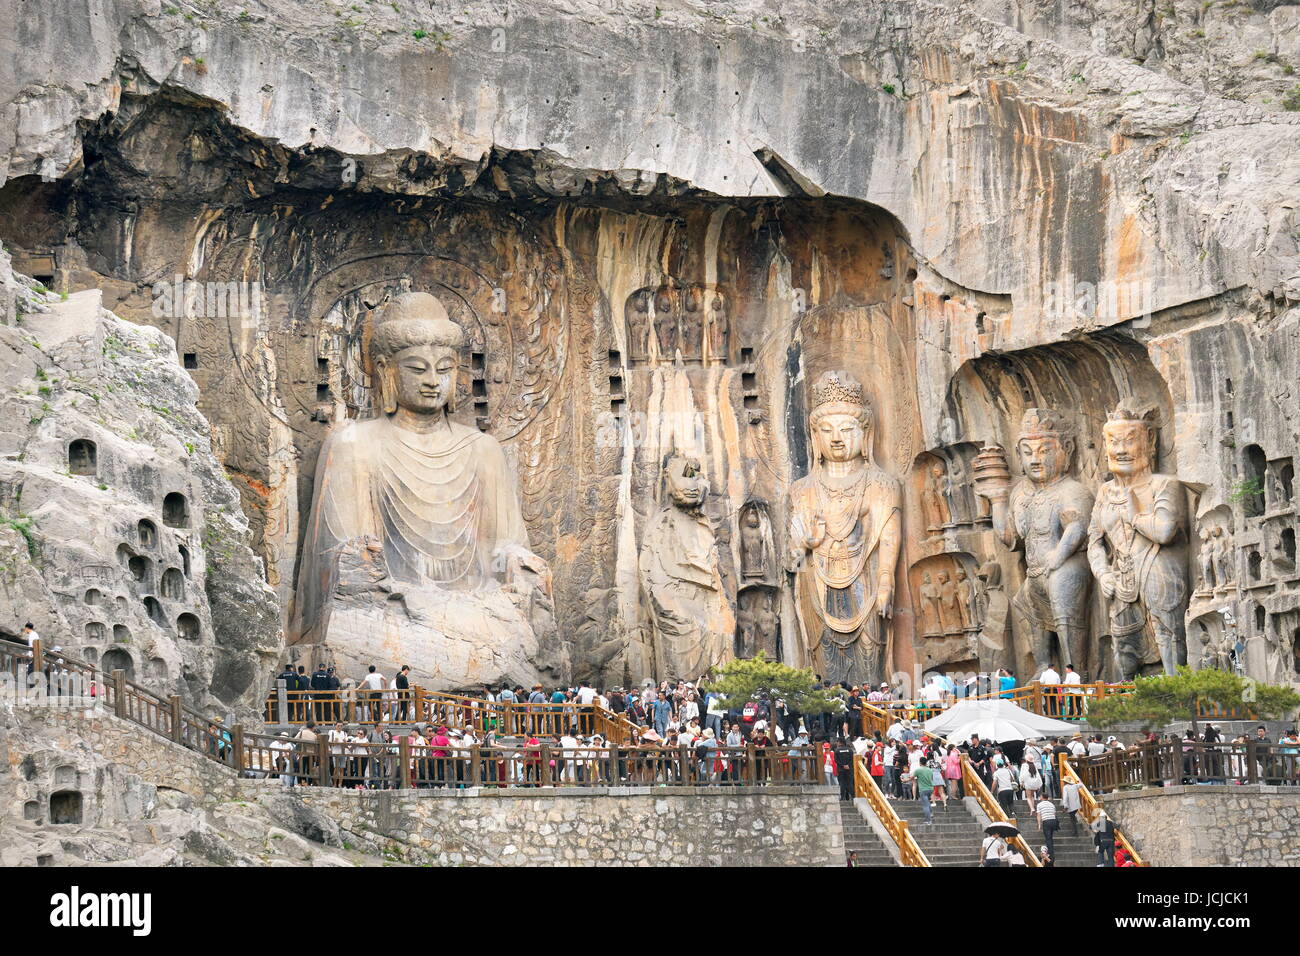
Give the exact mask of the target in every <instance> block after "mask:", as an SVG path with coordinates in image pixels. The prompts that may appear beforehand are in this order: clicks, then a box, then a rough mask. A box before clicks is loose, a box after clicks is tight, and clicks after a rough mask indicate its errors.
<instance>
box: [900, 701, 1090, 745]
mask: <svg viewBox="0 0 1300 956" xmlns="http://www.w3.org/2000/svg"><path fill="white" fill-rule="evenodd" d="M925 729H926V730H928V731H930V733H932V734H941V735H943V736H945V737H947V738H948V739H949V740H951V741H953V742H954V743H956V742H958V741H962V740H969V739H970V737H971V735H972V734H979V738H980V740H992V741H993V742H995V743H1002V742H1004V741H1007V740H1029V739H1030V738H1032V737H1044V736H1047V735H1049V734H1060V733H1067V732H1073V731H1074V730H1075V726H1074V724H1067V723H1066V722H1065V721H1063V720H1057V719H1055V718H1054V717H1044V716H1043V715H1042V714H1035V713H1034V712H1033V711H1031V710H1025V709H1024V708H1023V707H1018V706H1017V705H1016V704H1014V703H1012V702H1011V701H1009V700H1003V699H1001V698H996V699H994V700H963V701H958V702H957V703H956V704H955V705H953V706H952V707H950V708H949V709H948V710H946V711H944V712H943V713H942V714H940V715H939V716H938V717H931V718H930V719H929V720H927V721H926V722H925Z"/></svg>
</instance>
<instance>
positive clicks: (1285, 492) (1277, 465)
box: [1264, 458, 1295, 511]
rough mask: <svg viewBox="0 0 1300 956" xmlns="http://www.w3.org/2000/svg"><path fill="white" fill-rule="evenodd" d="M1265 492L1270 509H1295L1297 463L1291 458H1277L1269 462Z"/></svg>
mask: <svg viewBox="0 0 1300 956" xmlns="http://www.w3.org/2000/svg"><path fill="white" fill-rule="evenodd" d="M1264 492H1265V496H1266V498H1267V507H1268V510H1269V511H1288V510H1290V511H1294V509H1295V501H1294V498H1295V465H1294V464H1293V463H1292V461H1291V459H1290V458H1277V459H1274V460H1273V461H1270V462H1269V463H1268V470H1267V474H1266V476H1265V483H1264Z"/></svg>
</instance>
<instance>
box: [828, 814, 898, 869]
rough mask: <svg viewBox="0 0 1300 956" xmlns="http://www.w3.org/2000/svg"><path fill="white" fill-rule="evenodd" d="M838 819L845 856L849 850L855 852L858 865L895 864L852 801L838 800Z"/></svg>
mask: <svg viewBox="0 0 1300 956" xmlns="http://www.w3.org/2000/svg"><path fill="white" fill-rule="evenodd" d="M840 821H841V822H842V823H843V824H844V853H845V855H846V856H847V855H848V853H849V851H850V850H852V851H854V852H856V853H857V855H858V859H857V865H858V866H896V865H897V864H896V863H894V858H893V857H892V856H890V855H889V850H888V849H886V847H885V844H884V843H882V842H881V840H880V837H878V836H876V834H875V831H873V830H872V829H871V827H869V826H867V821H866V820H864V819H862V815H861V814H860V813H858V808H857V807H856V806H855V805H854V804H853V802H852V801H850V800H841V801H840Z"/></svg>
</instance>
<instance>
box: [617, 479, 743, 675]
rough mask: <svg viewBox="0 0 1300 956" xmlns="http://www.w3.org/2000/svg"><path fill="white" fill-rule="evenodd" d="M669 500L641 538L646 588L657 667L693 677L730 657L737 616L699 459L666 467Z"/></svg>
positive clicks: (664, 670)
mask: <svg viewBox="0 0 1300 956" xmlns="http://www.w3.org/2000/svg"><path fill="white" fill-rule="evenodd" d="M663 478H664V482H665V484H666V486H667V488H666V490H667V494H668V500H667V501H665V502H664V505H663V507H662V508H661V509H660V510H659V512H658V514H656V515H655V516H654V518H653V519H652V520H651V522H650V525H649V527H648V528H647V529H646V533H645V537H644V539H643V541H642V544H641V552H640V558H639V569H640V575H641V588H642V590H643V592H644V593H645V596H646V600H647V609H648V611H649V614H650V622H651V631H652V633H653V645H654V657H655V664H656V670H655V673H657V674H662V675H664V676H671V677H675V678H682V679H686V680H695V679H697V678H699V677H701V676H703V675H704V674H706V673H708V671H709V669H710V668H711V667H713V666H715V665H717V664H721V663H724V662H725V661H727V660H730V658H731V657H732V652H733V646H732V645H733V641H734V638H733V635H734V634H735V632H736V619H735V615H734V612H733V611H732V608H731V603H730V600H729V598H728V595H727V592H726V587H725V585H724V582H723V577H722V569H721V564H720V562H719V556H718V548H719V545H718V539H717V533H716V531H715V530H714V527H713V523H712V521H711V520H710V519H709V517H708V516H707V515H706V514H705V513H704V505H705V502H706V500H707V499H708V496H709V481H708V478H707V477H706V476H705V474H704V471H703V469H702V468H701V466H700V462H699V460H698V459H696V458H690V457H687V456H685V455H680V454H672V455H670V456H669V457H668V459H667V461H666V462H665V463H664V467H663Z"/></svg>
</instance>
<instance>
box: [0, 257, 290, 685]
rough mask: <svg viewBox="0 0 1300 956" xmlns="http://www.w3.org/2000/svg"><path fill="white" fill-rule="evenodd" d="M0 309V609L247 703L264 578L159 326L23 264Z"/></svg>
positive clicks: (262, 617)
mask: <svg viewBox="0 0 1300 956" xmlns="http://www.w3.org/2000/svg"><path fill="white" fill-rule="evenodd" d="M16 285H17V296H16V300H17V301H16V302H15V305H16V308H15V310H14V312H13V313H11V314H10V315H9V317H8V318H9V321H10V322H12V324H8V325H0V381H2V382H3V386H2V387H0V422H3V425H2V426H0V508H2V509H3V515H2V517H0V521H3V523H4V524H5V525H6V528H5V533H4V537H3V541H2V543H0V547H3V551H4V558H3V564H4V571H3V576H4V580H3V583H0V613H3V615H4V624H3V626H4V628H5V630H6V632H8V633H7V634H6V636H8V637H9V638H10V639H15V638H16V637H17V628H18V627H20V626H21V625H22V624H23V623H24V622H25V621H28V620H30V621H32V622H33V623H34V624H36V626H37V630H38V631H39V633H40V634H41V636H42V639H43V640H44V643H45V647H46V649H49V648H51V647H54V646H61V647H63V648H64V649H66V650H67V652H68V653H69V654H70V655H72V656H74V657H77V658H79V659H88V660H90V661H92V662H98V663H99V664H100V665H101V666H102V667H103V668H104V669H105V670H106V671H107V670H112V669H114V668H119V667H120V668H122V669H124V670H126V671H127V672H128V674H129V675H130V676H131V677H132V678H133V679H135V680H137V681H139V682H141V683H145V684H147V685H149V686H151V687H153V688H154V689H155V690H158V691H160V692H162V693H177V694H181V695H182V696H183V697H184V698H185V699H186V700H188V701H190V702H192V703H194V704H197V705H199V706H203V707H217V706H226V707H235V708H237V709H241V710H242V709H243V708H244V707H247V706H249V705H255V704H256V703H258V698H259V697H260V695H261V694H262V693H263V692H264V691H265V683H266V674H267V672H268V669H269V668H271V667H273V665H274V662H275V658H276V655H277V654H278V652H279V649H280V647H281V643H282V640H281V634H280V630H279V623H278V615H277V609H276V605H275V599H274V595H273V593H272V592H271V591H270V589H269V588H268V587H267V585H266V584H265V583H264V581H263V580H262V577H263V575H262V568H261V562H260V561H258V560H257V559H256V558H255V557H254V556H253V554H252V552H251V551H250V550H249V548H248V545H247V534H248V531H247V522H246V521H245V520H244V518H243V515H242V514H241V512H240V510H239V500H238V497H237V495H236V494H235V492H234V489H233V488H232V487H231V485H230V483H229V481H228V480H227V479H226V477H225V474H224V473H223V471H222V469H221V466H220V464H219V463H218V462H217V461H216V460H215V459H214V458H213V457H212V452H211V442H210V439H209V437H208V426H207V422H206V421H205V420H204V419H203V417H202V416H201V415H200V414H199V413H198V411H197V409H196V408H195V398H196V397H197V389H196V388H195V386H194V383H193V382H192V381H191V380H190V379H189V377H188V376H187V375H185V373H184V372H183V371H182V370H181V369H180V367H179V366H178V365H177V362H176V357H175V350H174V347H173V345H172V343H171V341H170V340H169V339H168V338H167V337H166V336H164V335H163V334H162V333H160V332H158V331H156V330H154V329H151V328H145V327H141V326H138V325H133V324H131V323H128V322H124V321H122V320H120V319H118V318H116V317H115V316H113V315H112V314H111V313H109V312H107V311H105V310H104V309H103V308H101V306H100V304H99V303H100V295H99V292H98V291H96V290H90V291H85V292H80V293H76V294H74V295H71V296H67V297H66V298H61V297H60V296H58V295H55V294H53V293H48V292H46V291H44V289H43V287H39V286H34V285H32V284H31V283H30V280H28V281H27V283H26V284H24V283H23V281H22V280H21V279H20V280H18V282H17V283H16Z"/></svg>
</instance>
